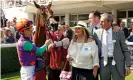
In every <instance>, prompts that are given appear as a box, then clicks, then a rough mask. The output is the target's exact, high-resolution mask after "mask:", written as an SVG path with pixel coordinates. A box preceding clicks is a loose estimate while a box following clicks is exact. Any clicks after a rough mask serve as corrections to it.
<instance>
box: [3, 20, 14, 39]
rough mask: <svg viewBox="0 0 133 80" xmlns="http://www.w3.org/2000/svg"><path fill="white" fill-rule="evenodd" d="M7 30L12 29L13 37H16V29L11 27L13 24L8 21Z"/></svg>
mask: <svg viewBox="0 0 133 80" xmlns="http://www.w3.org/2000/svg"><path fill="white" fill-rule="evenodd" d="M5 29H10V30H11V32H12V34H13V36H14V37H15V36H16V31H15V29H14V27H12V26H11V22H10V21H7V26H6V27H5Z"/></svg>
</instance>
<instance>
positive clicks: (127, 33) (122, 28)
mask: <svg viewBox="0 0 133 80" xmlns="http://www.w3.org/2000/svg"><path fill="white" fill-rule="evenodd" d="M120 30H122V31H124V34H125V38H127V37H128V36H129V32H128V29H127V28H126V27H125V23H124V22H121V23H120Z"/></svg>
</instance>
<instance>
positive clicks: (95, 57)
mask: <svg viewBox="0 0 133 80" xmlns="http://www.w3.org/2000/svg"><path fill="white" fill-rule="evenodd" d="M92 57H93V67H94V68H95V67H96V66H97V67H98V66H99V57H98V47H97V45H96V44H94V45H93V46H92Z"/></svg>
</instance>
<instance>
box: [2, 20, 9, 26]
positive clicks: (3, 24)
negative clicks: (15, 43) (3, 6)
mask: <svg viewBox="0 0 133 80" xmlns="http://www.w3.org/2000/svg"><path fill="white" fill-rule="evenodd" d="M7 21H8V19H6V18H4V23H3V18H1V27H6V22H7Z"/></svg>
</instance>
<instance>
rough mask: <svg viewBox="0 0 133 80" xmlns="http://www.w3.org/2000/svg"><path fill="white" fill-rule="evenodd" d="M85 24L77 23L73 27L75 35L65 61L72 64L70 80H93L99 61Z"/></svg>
mask: <svg viewBox="0 0 133 80" xmlns="http://www.w3.org/2000/svg"><path fill="white" fill-rule="evenodd" d="M86 28H87V24H86V23H85V22H83V21H79V22H78V23H77V26H75V35H74V38H73V39H72V41H71V44H70V46H69V48H68V55H67V59H68V61H70V62H71V64H72V80H94V79H95V77H96V74H97V70H98V66H99V59H98V47H97V45H96V43H95V41H94V40H93V39H92V38H90V37H89V33H88V31H87V29H86Z"/></svg>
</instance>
